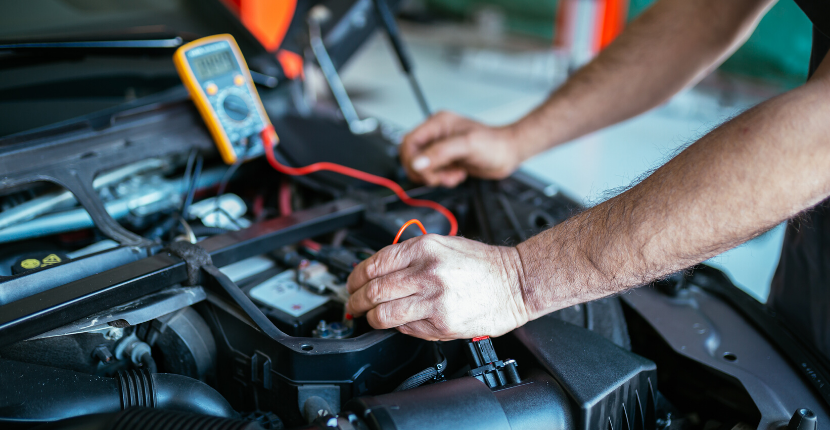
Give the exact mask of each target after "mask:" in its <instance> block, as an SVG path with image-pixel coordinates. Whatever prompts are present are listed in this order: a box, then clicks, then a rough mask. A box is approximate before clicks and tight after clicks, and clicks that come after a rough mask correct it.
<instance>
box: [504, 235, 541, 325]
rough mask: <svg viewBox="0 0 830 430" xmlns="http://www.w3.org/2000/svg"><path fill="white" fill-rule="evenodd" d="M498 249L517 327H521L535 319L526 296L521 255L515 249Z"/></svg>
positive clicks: (505, 247)
mask: <svg viewBox="0 0 830 430" xmlns="http://www.w3.org/2000/svg"><path fill="white" fill-rule="evenodd" d="M497 249H498V251H499V253H500V254H501V255H500V257H501V261H502V265H503V267H504V273H505V276H506V283H505V285H507V287H508V295H509V297H510V299H511V306H510V307H511V308H513V312H512V313H513V314H514V318H515V320H516V324H515V326H516V327H519V326H522V325H524V324H525V323H527V322H528V321H530V320H531V319H533V318H532V317H531V312H530V309H529V308H528V303H527V298H526V297H525V294H524V284H525V274H524V267H523V265H522V259H521V255H520V254H519V252H518V250H517V249H516V248H514V247H507V246H500V247H497Z"/></svg>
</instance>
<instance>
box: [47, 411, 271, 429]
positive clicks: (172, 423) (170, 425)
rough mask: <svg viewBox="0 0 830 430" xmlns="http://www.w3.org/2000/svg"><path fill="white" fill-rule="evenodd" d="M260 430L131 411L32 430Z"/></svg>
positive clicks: (181, 415)
mask: <svg viewBox="0 0 830 430" xmlns="http://www.w3.org/2000/svg"><path fill="white" fill-rule="evenodd" d="M58 429H59V430H181V429H187V430H262V426H260V425H259V423H257V422H254V421H242V420H237V419H231V418H219V417H206V416H204V415H198V414H191V413H187V412H180V411H164V410H158V409H148V408H131V409H127V410H126V411H120V412H111V413H108V414H93V415H84V416H81V417H74V418H68V419H65V420H60V421H56V422H52V423H49V424H45V425H42V426H40V427H37V429H36V430H58Z"/></svg>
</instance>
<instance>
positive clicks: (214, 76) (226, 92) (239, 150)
mask: <svg viewBox="0 0 830 430" xmlns="http://www.w3.org/2000/svg"><path fill="white" fill-rule="evenodd" d="M173 62H174V63H175V65H176V70H178V72H179V76H180V77H181V79H182V81H183V82H184V85H185V87H186V88H187V91H188V92H189V93H190V97H191V98H192V99H193V102H194V103H196V107H197V108H198V109H199V113H201V114H202V117H203V118H204V120H205V123H206V124H207V126H208V130H210V134H211V135H213V139H214V141H215V142H216V146H217V148H218V149H219V153H220V154H221V155H222V160H224V161H225V163H227V164H233V163H235V162H237V160H244V159H249V158H253V157H257V156H259V155H262V153H263V147H262V145H261V142H260V137H259V133H260V132H261V131H262V130H263V129H265V127H268V126H270V125H271V121H270V120H269V119H268V115H267V114H266V113H265V108H264V107H263V106H262V101H261V100H260V99H259V94H258V93H257V91H256V88H255V87H254V82H253V80H252V79H251V73H250V71H249V70H248V65H247V64H246V63H245V58H243V57H242V52H240V51H239V46H237V44H236V41H235V40H234V38H233V36H231V35H230V34H219V35H216V36H208V37H205V38H202V39H199V40H195V41H193V42H190V43H188V44H186V45H183V46H181V47H180V48H179V49H178V50H176V54H175V55H174V56H173Z"/></svg>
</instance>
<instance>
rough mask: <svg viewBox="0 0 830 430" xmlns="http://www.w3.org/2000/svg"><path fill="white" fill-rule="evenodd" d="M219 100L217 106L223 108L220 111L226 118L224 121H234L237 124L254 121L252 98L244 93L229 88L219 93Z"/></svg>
mask: <svg viewBox="0 0 830 430" xmlns="http://www.w3.org/2000/svg"><path fill="white" fill-rule="evenodd" d="M217 99H218V103H217V105H219V106H220V107H221V109H218V110H219V111H220V112H221V114H222V116H223V117H224V118H223V119H228V120H231V121H234V122H235V123H237V124H239V123H245V122H250V120H251V119H252V116H251V104H250V102H249V99H250V97H249V96H248V94H246V93H245V92H244V91H242V90H240V89H237V88H227V89H225V90H224V91H222V92H220V93H219V96H218V97H217ZM240 125H242V124H240Z"/></svg>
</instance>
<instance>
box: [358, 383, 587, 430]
mask: <svg viewBox="0 0 830 430" xmlns="http://www.w3.org/2000/svg"><path fill="white" fill-rule="evenodd" d="M346 409H349V410H351V411H353V412H355V413H356V414H357V416H359V417H362V418H363V419H364V420H365V422H366V424H367V425H369V427H370V428H372V429H373V430H381V429H382V430H410V429H412V430H415V429H418V430H420V429H430V430H456V429H461V428H469V429H481V430H490V429H492V430H508V429H509V430H523V429H548V430H565V429H570V428H572V423H573V420H572V418H571V415H570V412H569V409H570V408H569V405H568V399H567V397H566V395H565V393H564V392H563V391H562V388H561V387H560V386H559V384H557V383H556V381H554V380H553V379H552V378H551V377H550V376H549V375H547V374H545V373H544V372H542V371H539V370H537V371H534V372H532V373H531V374H530V375H529V376H528V377H526V378H525V380H524V381H522V382H521V383H519V384H514V385H509V386H506V387H503V388H500V389H498V390H491V389H490V388H489V387H487V385H485V384H484V383H483V382H481V381H479V380H478V379H475V378H471V377H463V378H458V379H453V380H450V381H447V382H442V383H437V384H432V385H426V386H423V387H418V388H414V389H411V390H405V391H398V392H394V393H390V394H384V395H381V396H374V397H361V398H358V399H355V400H353V401H351V402H350V403H349V404H348V405H346Z"/></svg>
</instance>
